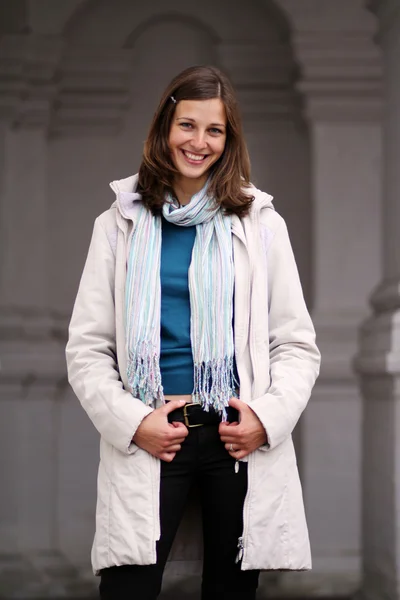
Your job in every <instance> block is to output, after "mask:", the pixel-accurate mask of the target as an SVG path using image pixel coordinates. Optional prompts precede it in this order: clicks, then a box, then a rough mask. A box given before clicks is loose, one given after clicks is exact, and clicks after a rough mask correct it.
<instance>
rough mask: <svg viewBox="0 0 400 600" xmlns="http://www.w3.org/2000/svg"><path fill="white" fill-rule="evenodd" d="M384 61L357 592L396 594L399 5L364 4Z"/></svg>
mask: <svg viewBox="0 0 400 600" xmlns="http://www.w3.org/2000/svg"><path fill="white" fill-rule="evenodd" d="M369 6H370V8H371V10H373V12H375V14H376V15H377V17H378V21H379V34H378V41H379V43H380V45H381V47H382V50H383V63H384V105H385V115H384V136H383V159H384V168H383V211H382V214H383V223H382V225H383V227H382V258H383V276H382V280H381V283H380V284H379V286H378V287H377V288H376V289H375V291H374V292H373V294H372V296H371V300H370V301H371V306H372V313H373V314H372V316H371V317H370V318H369V319H368V320H367V321H366V322H365V323H364V324H363V326H362V328H361V331H360V341H359V353H358V356H357V360H356V368H357V370H358V372H359V374H360V380H361V390H362V394H363V410H364V418H363V455H362V456H363V470H362V473H363V479H362V505H363V510H362V539H363V581H362V597H363V598H366V599H367V598H368V599H369V598H371V599H372V598H374V600H378V599H380V598H382V599H383V598H385V600H398V599H399V598H400V234H399V228H400V197H399V193H400V192H399V190H400V170H399V164H400V79H399V64H400V2H399V0H381V1H373V2H369Z"/></svg>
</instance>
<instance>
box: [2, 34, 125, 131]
mask: <svg viewBox="0 0 400 600" xmlns="http://www.w3.org/2000/svg"><path fill="white" fill-rule="evenodd" d="M131 61H132V50H130V49H114V48H104V46H100V45H98V46H94V47H77V48H67V49H66V48H65V46H64V42H63V41H62V40H61V38H58V37H55V36H40V35H9V36H4V37H3V38H2V39H1V40H0V118H3V119H5V120H6V121H8V122H9V123H10V124H11V125H12V126H13V127H44V128H46V129H47V128H48V129H49V132H50V133H51V134H69V133H79V134H83V135H87V134H88V133H91V132H94V133H109V132H110V133H113V132H114V131H116V130H117V129H118V127H119V125H120V124H121V122H122V117H123V114H124V112H125V110H126V109H127V107H128V105H129V86H130V79H129V77H130V66H131Z"/></svg>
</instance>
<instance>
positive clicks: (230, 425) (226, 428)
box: [218, 421, 239, 435]
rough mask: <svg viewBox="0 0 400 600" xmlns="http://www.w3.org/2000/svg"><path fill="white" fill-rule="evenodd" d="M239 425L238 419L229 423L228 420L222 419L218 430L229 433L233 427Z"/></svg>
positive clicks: (221, 432)
mask: <svg viewBox="0 0 400 600" xmlns="http://www.w3.org/2000/svg"><path fill="white" fill-rule="evenodd" d="M238 425H239V423H238V422H237V421H234V422H233V423H227V421H222V422H221V423H220V424H219V427H218V431H219V433H220V434H222V435H223V434H225V435H227V434H228V433H230V432H231V431H232V429H233V427H237V426H238Z"/></svg>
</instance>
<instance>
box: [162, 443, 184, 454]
mask: <svg viewBox="0 0 400 600" xmlns="http://www.w3.org/2000/svg"><path fill="white" fill-rule="evenodd" d="M180 449H181V445H180V444H170V445H169V446H167V447H166V448H165V449H164V452H174V453H176V452H179V450H180Z"/></svg>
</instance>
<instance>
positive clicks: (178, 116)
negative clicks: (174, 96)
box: [168, 98, 226, 205]
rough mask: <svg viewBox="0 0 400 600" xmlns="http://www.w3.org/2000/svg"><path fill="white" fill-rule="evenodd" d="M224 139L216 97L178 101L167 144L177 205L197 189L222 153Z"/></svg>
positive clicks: (222, 109)
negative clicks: (175, 173) (172, 167)
mask: <svg viewBox="0 0 400 600" xmlns="http://www.w3.org/2000/svg"><path fill="white" fill-rule="evenodd" d="M225 141H226V113H225V106H224V104H223V102H222V100H221V99H220V98H211V99H210V100H182V101H181V102H179V104H178V105H177V107H176V112H175V116H174V119H173V121H172V125H171V130H170V134H169V139H168V145H169V149H170V152H171V158H172V162H173V163H174V166H175V168H176V170H177V171H178V172H179V175H176V177H175V180H174V188H175V192H176V195H177V197H178V200H179V202H180V204H181V205H185V204H188V202H189V201H190V199H191V197H192V196H193V194H195V193H196V192H198V191H199V190H201V188H202V187H203V185H204V184H205V182H206V180H207V177H208V171H209V169H210V168H211V167H212V165H213V164H214V163H215V162H216V161H217V160H219V158H220V157H221V156H222V153H223V151H224V148H225Z"/></svg>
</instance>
